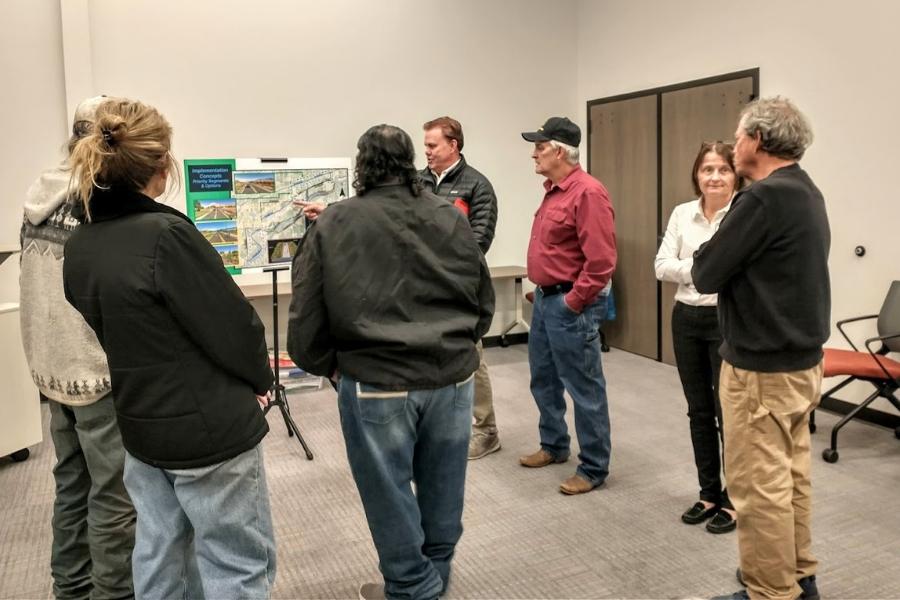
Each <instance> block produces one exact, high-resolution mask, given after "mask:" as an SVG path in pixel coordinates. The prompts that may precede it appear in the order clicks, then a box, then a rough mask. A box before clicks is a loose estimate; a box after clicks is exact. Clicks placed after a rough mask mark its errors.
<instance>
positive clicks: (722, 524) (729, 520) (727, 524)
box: [706, 510, 737, 533]
mask: <svg viewBox="0 0 900 600" xmlns="http://www.w3.org/2000/svg"><path fill="white" fill-rule="evenodd" d="M735 527H737V521H736V520H735V519H734V517H732V516H731V515H730V514H729V513H728V511H726V510H720V511H719V512H717V513H716V516H714V517H713V518H712V520H711V521H710V522H709V523H707V524H706V530H707V531H708V532H710V533H728V532H729V531H734V529H735Z"/></svg>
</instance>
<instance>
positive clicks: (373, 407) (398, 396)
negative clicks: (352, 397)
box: [356, 383, 409, 425]
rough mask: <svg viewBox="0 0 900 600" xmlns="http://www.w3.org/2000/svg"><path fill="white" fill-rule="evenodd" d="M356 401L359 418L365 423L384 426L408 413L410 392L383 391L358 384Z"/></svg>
mask: <svg viewBox="0 0 900 600" xmlns="http://www.w3.org/2000/svg"><path fill="white" fill-rule="evenodd" d="M356 399H357V401H358V402H359V416H360V418H361V419H362V420H363V421H366V422H367V423H376V424H379V425H384V424H386V423H390V422H391V421H393V420H394V419H395V418H397V417H399V416H400V415H402V414H403V413H404V412H405V411H406V402H407V400H408V399H409V392H407V391H404V390H400V391H396V390H382V389H379V388H377V387H375V386H372V385H367V384H365V383H357V384H356Z"/></svg>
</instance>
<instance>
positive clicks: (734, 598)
mask: <svg viewBox="0 0 900 600" xmlns="http://www.w3.org/2000/svg"><path fill="white" fill-rule="evenodd" d="M710 600H750V594H748V593H747V590H741V591H739V592H735V593H733V594H728V595H727V596H713V597H712V598H710Z"/></svg>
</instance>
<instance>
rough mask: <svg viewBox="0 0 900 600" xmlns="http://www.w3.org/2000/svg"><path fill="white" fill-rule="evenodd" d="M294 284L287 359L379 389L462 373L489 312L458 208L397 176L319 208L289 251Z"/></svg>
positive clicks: (468, 368) (487, 281)
mask: <svg viewBox="0 0 900 600" xmlns="http://www.w3.org/2000/svg"><path fill="white" fill-rule="evenodd" d="M293 288H294V290H293V291H294V293H293V298H292V300H291V311H290V322H289V324H288V352H289V353H290V355H291V358H293V359H294V362H296V363H297V364H298V365H300V366H301V367H303V368H304V369H306V370H307V371H309V372H310V373H314V374H317V375H326V376H330V375H332V374H333V373H334V372H335V369H338V370H339V371H340V372H341V373H343V374H346V375H348V376H350V377H352V378H353V379H355V380H357V381H362V382H365V383H369V384H372V385H376V386H378V387H381V388H383V389H388V390H398V389H402V390H414V389H436V388H439V387H443V386H445V385H449V384H451V383H455V382H459V381H462V380H464V379H465V378H467V377H468V376H469V375H471V374H472V373H473V372H474V371H475V369H476V368H477V367H478V353H477V351H476V350H475V342H476V341H477V340H479V339H481V336H482V335H484V333H485V332H487V330H488V328H489V327H490V324H491V317H492V316H493V313H494V289H493V287H492V285H491V278H490V273H489V272H488V268H487V264H486V263H485V261H484V255H483V254H482V253H481V252H480V251H479V249H478V246H477V245H476V244H475V240H474V238H473V237H472V231H471V229H470V228H469V226H468V225H467V224H466V220H465V217H463V215H462V214H460V212H459V211H458V210H457V209H456V208H454V207H453V206H452V205H450V204H447V203H446V202H445V201H444V200H442V199H440V198H438V197H436V196H434V195H433V194H431V193H429V192H424V191H423V192H422V194H421V195H420V196H418V197H416V196H413V195H412V193H411V192H410V190H409V188H408V187H406V186H402V185H392V186H385V187H379V188H375V189H373V190H371V191H369V192H367V193H366V195H365V196H363V197H353V198H350V199H348V200H344V201H343V202H339V203H337V204H335V205H333V206H331V207H329V208H328V210H326V211H325V212H324V213H322V215H321V216H320V217H319V218H318V219H317V220H316V222H315V224H314V225H313V226H312V227H311V228H310V229H309V230H308V231H307V233H306V238H305V239H304V241H303V244H302V246H301V248H300V250H299V252H298V253H297V255H296V256H295V257H294V265H293Z"/></svg>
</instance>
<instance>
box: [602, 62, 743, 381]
mask: <svg viewBox="0 0 900 600" xmlns="http://www.w3.org/2000/svg"><path fill="white" fill-rule="evenodd" d="M758 82H759V70H758V69H753V70H750V71H742V72H740V73H731V74H728V75H722V76H718V77H714V78H709V79H703V80H699V81H693V82H688V83H684V84H677V85H673V86H667V87H664V88H658V89H655V90H647V91H644V92H637V93H634V94H627V95H624V96H617V97H614V98H608V99H600V100H592V101H590V102H588V170H589V171H590V173H591V174H592V175H594V177H596V178H597V179H599V180H600V181H602V182H603V184H604V185H605V186H606V188H607V189H608V190H609V193H610V196H611V199H612V204H613V207H614V209H615V211H616V241H617V246H618V254H619V260H618V266H617V268H616V273H615V275H614V276H613V293H614V294H615V302H616V312H617V317H616V320H615V321H612V322H610V323H608V324H606V325H605V326H604V331H605V333H606V335H607V341H608V343H609V344H610V345H611V346H614V347H616V348H620V349H622V350H627V351H628V352H633V353H635V354H640V355H643V356H647V357H649V358H654V359H657V360H662V361H664V362H667V363H669V364H674V362H675V359H674V355H673V351H672V332H671V315H672V305H673V304H674V300H673V297H674V295H675V288H676V286H675V285H674V284H670V283H664V284H661V285H660V284H658V282H657V281H656V276H655V274H654V270H653V259H654V257H655V256H656V251H657V248H658V247H659V240H660V239H661V236H662V235H663V233H664V232H665V229H666V225H667V224H668V221H669V215H671V213H672V209H673V208H674V207H675V205H677V204H680V203H682V202H687V201H688V200H692V199H694V197H695V195H694V191H693V186H692V183H691V167H692V165H693V162H694V158H695V157H696V155H697V151H698V150H699V147H700V143H701V142H703V141H713V140H723V141H733V139H734V130H735V128H736V126H737V119H738V115H739V113H740V111H741V109H742V108H743V106H744V105H745V104H746V103H747V102H749V101H750V100H751V99H753V98H755V97H756V95H757V93H758V89H759V83H758Z"/></svg>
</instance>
